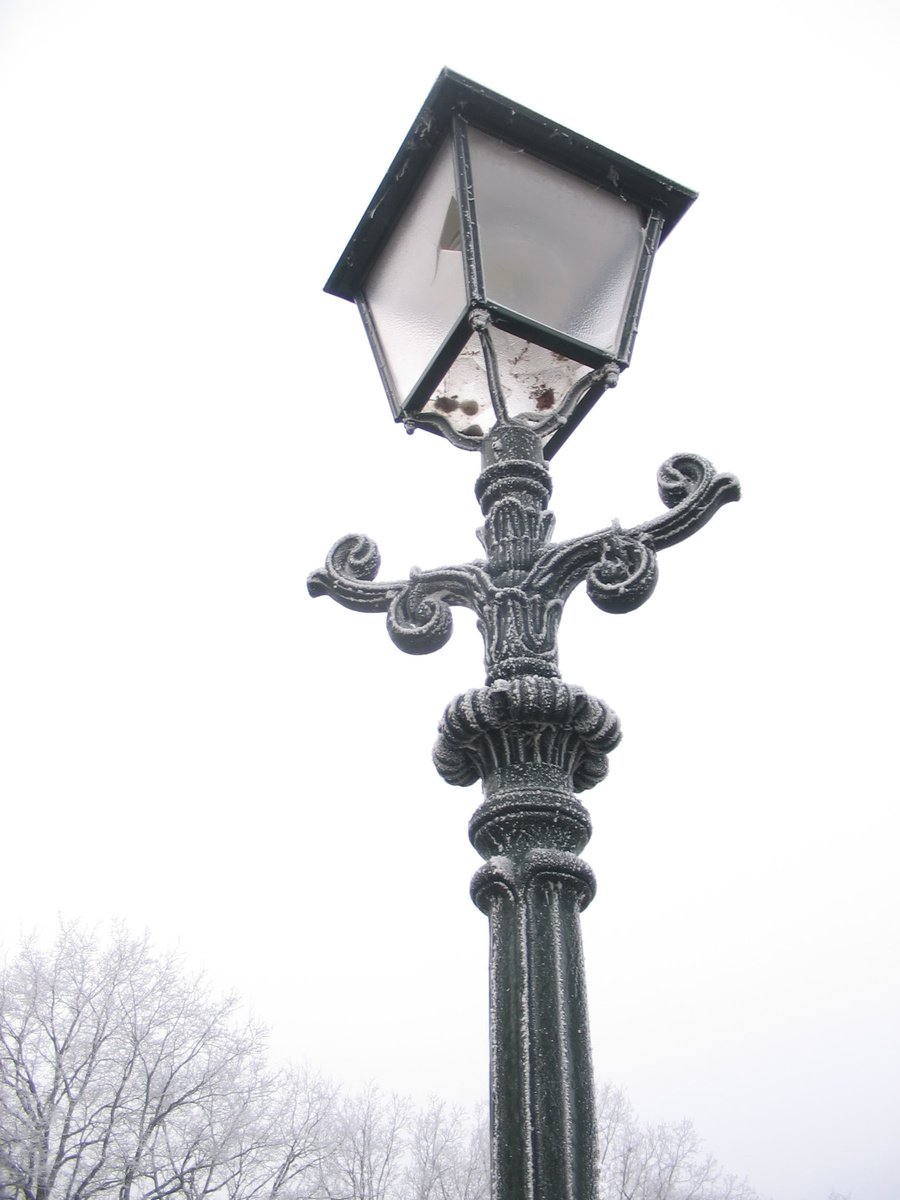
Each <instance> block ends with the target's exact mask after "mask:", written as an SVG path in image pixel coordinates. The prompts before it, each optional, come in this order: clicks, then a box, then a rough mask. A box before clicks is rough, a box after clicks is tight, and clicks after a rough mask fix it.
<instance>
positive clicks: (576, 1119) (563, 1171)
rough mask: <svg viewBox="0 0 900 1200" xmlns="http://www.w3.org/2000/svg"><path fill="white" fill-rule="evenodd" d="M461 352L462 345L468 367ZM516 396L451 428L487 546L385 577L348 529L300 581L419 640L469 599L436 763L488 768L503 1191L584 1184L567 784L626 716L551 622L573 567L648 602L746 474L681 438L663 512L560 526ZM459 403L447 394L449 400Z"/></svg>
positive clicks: (435, 639)
mask: <svg viewBox="0 0 900 1200" xmlns="http://www.w3.org/2000/svg"><path fill="white" fill-rule="evenodd" d="M521 366H522V373H521V376H520V378H519V379H518V380H516V381H514V382H515V383H516V386H520V387H521V388H523V389H524V390H525V391H526V392H528V393H529V394H530V396H531V402H534V401H535V396H534V394H533V391H534V389H535V388H538V387H540V386H543V385H544V382H545V377H544V376H542V375H541V374H540V371H539V370H535V372H534V373H533V374H528V371H529V370H530V368H526V366H525V364H524V359H523V362H522V364H521ZM468 369H469V366H468V365H467V363H466V361H464V362H463V365H462V367H461V368H460V370H461V371H463V372H464V371H465V370H468ZM542 369H543V368H541V370H542ZM460 379H462V376H460ZM504 384H505V386H506V387H509V381H504ZM452 386H453V387H454V388H457V390H456V391H455V392H453V393H452V396H449V392H448V396H449V398H452V399H454V402H455V403H457V409H458V410H459V411H460V412H461V414H462V416H464V417H466V418H467V419H468V418H471V419H472V421H473V424H477V421H478V420H480V419H481V418H480V417H479V412H480V410H478V411H474V412H472V413H467V412H466V411H465V410H464V409H463V408H462V405H463V403H464V402H465V401H464V397H465V396H467V395H468V392H467V390H466V388H467V385H466V384H464V382H460V383H459V384H458V385H457V384H456V383H454V384H453V385H452ZM561 386H562V385H560V387H561ZM568 386H569V388H571V383H568ZM447 387H448V389H449V387H450V385H447ZM494 390H495V391H496V390H497V389H496V379H495V380H494ZM554 390H555V389H554ZM510 394H511V396H514V394H515V393H514V391H512V390H511V393H510ZM514 403H515V401H514V399H510V400H509V402H508V403H507V404H506V407H505V408H504V406H502V405H495V410H494V411H495V413H496V415H497V423H496V425H495V426H494V428H493V430H492V431H490V432H487V431H485V430H482V429H481V427H480V426H478V427H477V431H472V430H469V428H468V427H466V428H465V429H463V428H462V427H460V430H459V432H460V435H461V436H466V437H472V438H477V439H478V440H479V443H480V445H481V447H482V452H483V456H484V463H485V465H484V469H483V471H482V473H481V475H480V476H479V478H478V481H477V483H476V486H475V493H476V496H477V498H478V501H479V504H480V506H481V510H482V513H483V515H484V525H483V527H482V528H481V530H480V531H479V539H480V541H481V544H482V546H483V548H484V552H485V557H484V558H483V559H477V560H474V561H472V562H469V563H463V564H461V565H459V566H453V567H443V568H439V569H436V570H429V571H421V572H415V573H414V574H412V575H411V576H410V578H409V579H404V580H397V581H394V582H380V581H378V580H377V579H376V576H377V574H378V568H379V563H380V559H379V554H378V549H377V547H376V545H375V543H374V542H373V541H371V539H369V538H367V537H364V536H362V535H359V534H351V535H348V536H347V537H344V538H342V539H341V540H340V541H339V542H337V543H336V544H335V545H334V546H333V547H332V549H331V551H330V553H329V555H328V558H327V560H326V563H325V567H324V569H322V570H319V571H314V572H313V573H312V575H310V577H309V582H308V587H309V591H310V593H311V595H313V596H322V595H329V596H331V597H332V598H333V599H335V600H337V601H338V602H339V603H340V604H343V605H345V606H346V607H347V608H352V609H356V610H358V611H360V612H382V613H386V614H387V628H388V633H389V635H390V637H391V639H392V640H393V641H394V643H395V644H396V645H397V646H399V648H400V649H401V650H404V651H406V652H407V653H410V654H427V653H430V652H432V651H434V650H437V649H439V648H440V647H441V646H443V645H445V644H446V642H447V641H448V639H449V638H450V636H451V633H452V629H453V620H452V612H451V610H452V608H453V607H454V606H462V607H465V608H469V609H471V610H472V611H473V612H474V613H475V614H476V616H477V619H478V626H479V629H480V630H481V633H482V635H483V638H484V661H485V674H486V680H485V685H484V687H481V688H476V689H473V690H471V691H468V692H465V693H463V694H462V695H460V696H457V698H456V699H455V700H453V701H452V702H451V703H450V705H449V706H448V707H447V710H446V712H445V713H444V716H443V719H442V721H441V724H440V726H439V732H438V740H437V744H436V746H435V749H434V760H435V765H436V767H437V769H438V771H439V772H440V773H441V775H442V776H443V778H444V779H446V780H447V781H448V782H449V783H453V784H457V785H461V786H467V785H469V784H472V783H474V782H476V781H477V780H479V779H480V780H481V781H482V784H483V788H484V800H483V803H482V804H481V805H480V807H479V808H478V809H477V811H476V812H475V814H474V815H473V817H472V819H471V821H470V824H469V836H470V839H471V841H472V844H473V845H474V847H475V848H476V850H477V851H478V852H479V854H480V855H481V856H482V858H484V859H485V862H484V864H483V865H482V867H481V868H480V869H479V870H478V871H477V872H476V874H475V877H474V879H473V881H472V897H473V900H474V901H475V903H476V904H477V905H478V907H479V908H480V909H481V911H482V912H484V913H486V915H487V916H488V918H489V921H490V945H491V966H490V971H491V984H490V1005H491V1146H492V1152H491V1153H492V1178H493V1184H492V1195H493V1197H494V1200H525V1198H527V1200H562V1198H567V1200H589V1198H590V1197H591V1196H592V1195H593V1194H594V1178H595V1176H594V1170H593V1158H594V1142H595V1132H594V1101H593V1082H592V1077H591V1071H592V1067H591V1056H590V1040H589V1033H588V1014H587V999H586V992H585V979H584V964H583V958H582V949H581V931H580V925H579V914H580V912H581V910H582V909H583V908H584V907H585V906H586V905H587V904H588V903H590V901H591V899H592V898H593V895H594V878H593V874H592V872H591V869H590V867H588V866H587V864H586V863H585V862H583V861H582V859H581V858H579V854H580V853H581V851H582V850H583V849H584V847H585V845H586V844H587V842H588V839H589V838H590V834H591V822H590V817H589V815H588V812H587V810H586V809H585V807H584V806H583V805H582V804H581V802H580V801H579V800H578V798H577V796H576V792H581V791H584V790H586V789H588V788H591V787H593V786H594V785H595V784H596V783H598V782H599V781H600V780H601V779H602V778H603V777H604V775H605V774H606V769H607V756H608V754H609V752H610V751H611V750H613V749H614V748H615V746H616V745H617V743H618V740H619V725H618V720H617V718H616V716H615V714H614V713H613V712H612V710H611V709H610V708H609V707H608V706H607V705H605V704H604V703H603V702H602V701H600V700H597V699H595V698H594V697H592V696H590V695H588V693H587V692H585V691H584V690H583V689H582V688H580V687H574V686H571V685H569V684H566V683H564V682H563V681H562V679H561V678H560V676H559V668H558V661H557V631H558V629H559V623H560V620H561V617H562V612H563V608H564V606H565V602H566V600H567V599H568V597H569V596H570V595H571V593H572V591H573V590H574V589H575V588H576V587H577V586H578V585H579V584H580V583H582V582H583V583H585V584H586V588H587V593H588V595H589V597H590V598H591V600H592V601H593V602H594V604H596V605H597V606H598V607H599V608H601V609H603V610H604V611H606V612H612V613H621V612H628V611H630V610H631V609H634V608H637V607H638V606H639V605H640V604H643V603H644V602H645V601H646V600H647V599H648V597H649V596H650V595H651V593H652V591H653V588H654V586H655V583H656V578H657V569H658V568H657V553H658V551H660V550H664V549H666V548H667V547H669V546H672V545H674V544H675V543H677V542H679V541H682V540H683V539H685V538H687V537H689V536H690V535H691V534H692V533H694V532H695V531H696V530H697V529H699V528H700V527H701V526H702V525H704V524H705V523H706V522H707V521H708V520H709V519H710V518H711V517H712V516H713V514H714V513H715V512H716V511H717V510H718V509H719V508H720V507H721V506H722V505H723V504H725V503H727V502H729V501H732V500H737V499H738V497H739V495H740V491H739V487H738V483H737V480H736V479H735V478H734V477H733V476H731V475H719V474H717V473H716V472H715V470H714V469H713V467H712V466H711V464H710V463H708V462H707V461H706V460H705V459H703V458H700V457H698V456H697V455H692V454H679V455H675V456H674V457H672V458H670V459H669V460H668V461H667V462H666V463H664V464H663V466H662V467H661V468H660V470H659V473H658V477H657V479H658V486H659V494H660V496H661V498H662V501H663V504H664V506H665V510H666V511H665V512H663V513H662V514H660V515H659V516H657V517H654V518H653V519H651V520H649V521H647V522H645V523H644V524H642V525H637V526H634V527H632V528H630V529H622V528H621V527H620V526H619V525H618V524H617V523H616V522H613V523H612V524H611V525H610V526H608V527H607V528H605V529H602V530H600V531H599V532H596V533H591V534H587V535H585V536H584V537H580V538H574V539H572V540H570V541H566V542H560V543H553V542H552V541H551V540H550V538H551V534H552V531H553V517H552V516H551V514H550V513H549V512H548V509H547V506H548V503H549V500H550V494H551V480H550V474H549V472H548V471H547V468H546V466H545V465H544V461H543V454H542V450H541V439H540V435H539V433H538V432H537V431H536V430H535V429H534V427H533V425H531V426H529V422H528V420H527V419H525V418H524V417H522V416H517V415H516V413H515V411H514V407H513V406H514ZM547 403H548V406H549V405H550V401H549V399H548V401H547ZM457 409H453V408H451V407H449V405H448V407H447V410H446V411H445V412H444V414H443V415H444V416H445V417H446V416H451V417H452V415H453V413H454V412H456V411H457Z"/></svg>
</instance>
